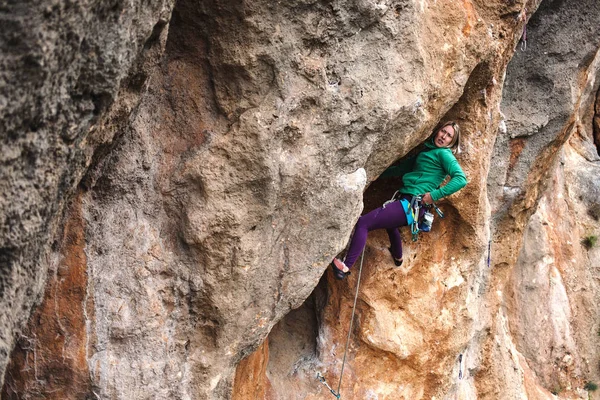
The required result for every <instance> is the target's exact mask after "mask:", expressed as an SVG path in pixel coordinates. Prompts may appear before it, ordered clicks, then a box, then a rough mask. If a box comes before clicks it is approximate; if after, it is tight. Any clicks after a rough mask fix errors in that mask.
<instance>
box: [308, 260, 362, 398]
mask: <svg viewBox="0 0 600 400" xmlns="http://www.w3.org/2000/svg"><path fill="white" fill-rule="evenodd" d="M364 258H365V249H363V251H362V255H361V256H360V268H359V269H358V280H357V281H356V293H355V294H354V305H353V306H352V317H351V318H350V328H348V337H347V338H346V348H345V349H344V358H343V360H342V370H341V372H340V381H339V382H338V387H337V391H335V390H333V389H332V388H331V386H329V385H328V384H327V381H326V380H325V377H324V376H323V375H321V373H320V372H317V379H318V380H319V381H321V383H322V384H323V385H325V386H326V387H327V389H329V391H330V392H331V394H332V395H334V396H335V397H336V398H338V399H339V398H340V397H341V395H342V394H341V393H340V388H341V387H342V377H343V376H344V367H345V366H346V354H347V353H348V346H349V345H350V335H351V334H352V324H353V323H354V314H355V313H356V301H357V300H358V288H359V287H360V275H361V273H362V267H363V260H364Z"/></svg>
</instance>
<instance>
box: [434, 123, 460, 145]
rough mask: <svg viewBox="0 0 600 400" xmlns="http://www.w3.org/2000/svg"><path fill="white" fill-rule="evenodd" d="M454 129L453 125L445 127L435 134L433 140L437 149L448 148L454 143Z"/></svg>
mask: <svg viewBox="0 0 600 400" xmlns="http://www.w3.org/2000/svg"><path fill="white" fill-rule="evenodd" d="M455 134H456V132H454V128H453V127H452V125H446V126H443V127H442V128H441V129H440V130H439V131H437V133H436V134H435V138H434V139H433V143H434V144H435V145H436V146H437V147H448V146H450V144H451V143H452V139H454V135H455Z"/></svg>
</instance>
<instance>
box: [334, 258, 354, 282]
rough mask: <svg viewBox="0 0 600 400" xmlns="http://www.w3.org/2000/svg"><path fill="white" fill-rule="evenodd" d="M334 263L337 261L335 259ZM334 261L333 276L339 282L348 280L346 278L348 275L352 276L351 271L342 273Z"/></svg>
mask: <svg viewBox="0 0 600 400" xmlns="http://www.w3.org/2000/svg"><path fill="white" fill-rule="evenodd" d="M334 261H335V259H334ZM334 261H332V262H331V269H333V276H335V279H337V280H338V281H341V280H344V279H346V277H347V276H348V275H350V271H348V272H344V271H342V270H341V269H339V268H338V267H337V266H336V265H335V262H334Z"/></svg>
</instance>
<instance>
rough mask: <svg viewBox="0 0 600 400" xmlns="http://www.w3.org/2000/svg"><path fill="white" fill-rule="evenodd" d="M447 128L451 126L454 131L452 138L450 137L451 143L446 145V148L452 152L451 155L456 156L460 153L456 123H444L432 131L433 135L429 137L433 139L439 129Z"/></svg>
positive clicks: (458, 128)
mask: <svg viewBox="0 0 600 400" xmlns="http://www.w3.org/2000/svg"><path fill="white" fill-rule="evenodd" d="M447 126H451V127H452V129H454V136H453V137H452V141H451V142H450V144H449V145H448V148H449V149H450V150H452V153H453V154H458V153H460V126H458V123H457V122H456V121H446V122H444V123H443V124H442V125H440V126H439V127H438V128H436V129H435V130H434V131H433V134H432V135H431V137H435V135H436V134H437V133H438V131H439V130H440V129H444V128H445V127H447Z"/></svg>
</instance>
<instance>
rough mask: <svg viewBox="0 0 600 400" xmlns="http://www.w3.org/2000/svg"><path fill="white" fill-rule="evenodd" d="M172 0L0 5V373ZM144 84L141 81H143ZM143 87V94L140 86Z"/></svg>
mask: <svg viewBox="0 0 600 400" xmlns="http://www.w3.org/2000/svg"><path fill="white" fill-rule="evenodd" d="M172 3H173V2H172V1H170V0H157V1H134V2H125V1H113V0H107V1H70V0H69V1H57V0H48V1H24V2H19V1H4V2H2V4H0V54H1V55H0V146H1V147H0V193H2V195H1V196H0V299H1V300H0V375H2V376H3V371H4V367H5V365H6V362H7V356H8V353H9V352H10V350H11V348H12V345H13V337H14V335H15V333H16V332H18V331H19V330H20V328H21V327H22V325H23V323H24V322H25V321H26V320H27V318H28V316H29V312H30V309H31V306H32V305H33V304H34V302H35V301H36V299H38V298H39V295H40V294H41V291H42V289H43V285H44V282H45V279H46V270H47V268H48V263H49V257H50V256H49V254H50V252H51V249H50V247H51V245H52V243H53V241H54V240H56V238H57V229H58V225H59V222H60V220H61V215H62V212H63V208H64V205H65V203H66V202H67V201H68V200H69V198H70V197H71V196H72V193H73V189H74V188H75V186H76V185H77V184H78V183H79V181H80V180H81V178H82V176H83V174H84V173H85V172H86V169H87V166H88V165H89V164H90V162H91V160H92V156H93V154H94V151H96V150H97V149H98V148H99V147H100V146H102V145H106V144H108V143H110V141H111V140H112V138H113V137H114V136H115V135H118V132H117V131H116V130H112V131H101V130H98V129H96V128H97V127H98V124H99V123H101V121H102V117H103V116H105V114H106V112H107V110H108V108H109V107H110V106H111V104H112V103H113V101H114V99H115V97H116V96H117V92H118V90H119V87H120V86H121V82H122V81H123V79H124V78H125V77H126V76H128V74H130V73H131V74H132V76H131V78H132V80H131V81H130V82H128V86H129V88H130V90H131V91H132V92H138V93H139V92H140V91H143V89H144V82H143V79H142V78H141V77H142V76H143V75H140V76H137V77H136V76H134V75H135V74H134V73H133V72H132V70H131V67H132V66H133V65H134V64H135V62H136V60H138V59H139V58H140V57H141V56H142V53H143V51H144V49H145V47H144V46H146V49H147V47H150V46H152V42H153V40H154V38H155V36H156V35H158V34H159V33H160V30H161V29H162V28H164V27H165V26H166V23H167V22H168V19H169V17H170V9H171V7H172ZM140 79H141V81H140ZM136 85H137V86H139V87H136Z"/></svg>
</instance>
